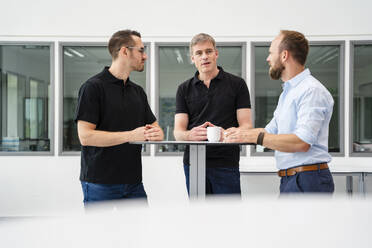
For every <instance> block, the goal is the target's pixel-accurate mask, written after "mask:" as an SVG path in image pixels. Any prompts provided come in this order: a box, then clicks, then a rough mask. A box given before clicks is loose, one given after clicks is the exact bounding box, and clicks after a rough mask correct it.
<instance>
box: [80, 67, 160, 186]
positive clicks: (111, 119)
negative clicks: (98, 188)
mask: <svg viewBox="0 0 372 248" xmlns="http://www.w3.org/2000/svg"><path fill="white" fill-rule="evenodd" d="M78 120H82V121H87V122H90V123H93V124H95V125H96V130H103V131H110V132H117V131H130V130H133V129H135V128H137V127H140V126H144V125H146V124H151V123H153V122H154V121H156V118H155V116H154V114H153V113H152V111H151V109H150V106H149V104H148V102H147V97H146V93H145V92H144V90H143V89H142V88H141V87H140V86H138V85H136V84H135V83H133V82H131V81H130V79H129V78H128V80H127V81H126V83H125V84H124V81H123V80H120V79H117V78H116V77H114V76H113V75H112V74H111V73H110V72H109V70H108V67H105V68H104V70H103V71H102V72H101V73H99V74H97V75H95V76H94V77H92V78H90V79H89V80H88V81H87V82H86V83H84V84H83V85H82V86H81V88H80V90H79V98H78V104H77V108H76V115H75V121H78ZM80 180H81V181H86V182H92V183H105V184H119V183H120V184H121V183H123V184H126V183H130V184H131V183H139V182H142V161H141V145H130V144H128V143H124V144H121V145H116V146H110V147H95V146H82V151H81V171H80Z"/></svg>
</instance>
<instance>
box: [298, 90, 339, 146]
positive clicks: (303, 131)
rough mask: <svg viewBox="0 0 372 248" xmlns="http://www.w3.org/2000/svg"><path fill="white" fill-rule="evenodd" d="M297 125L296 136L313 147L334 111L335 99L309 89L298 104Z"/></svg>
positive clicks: (319, 91)
mask: <svg viewBox="0 0 372 248" xmlns="http://www.w3.org/2000/svg"><path fill="white" fill-rule="evenodd" d="M297 106H298V112H297V123H296V128H295V131H294V134H295V135H297V137H299V138H300V139H301V140H303V141H304V142H306V143H308V144H309V145H313V144H315V143H316V142H317V140H318V135H319V132H320V131H321V129H322V128H323V127H324V125H325V121H326V120H327V116H328V115H329V112H330V111H331V112H332V109H333V99H332V98H329V96H327V95H326V94H325V93H324V92H323V91H321V90H319V89H318V88H312V89H309V90H308V91H307V92H306V93H305V94H304V95H303V96H302V97H301V98H300V99H299V102H298V104H297Z"/></svg>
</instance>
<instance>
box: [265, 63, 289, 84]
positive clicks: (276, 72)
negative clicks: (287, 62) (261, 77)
mask: <svg viewBox="0 0 372 248" xmlns="http://www.w3.org/2000/svg"><path fill="white" fill-rule="evenodd" d="M284 69H285V67H284V65H283V64H282V63H280V65H279V66H278V67H277V68H274V67H270V70H269V75H270V77H271V78H272V79H274V80H278V79H280V78H281V77H282V72H283V71H284Z"/></svg>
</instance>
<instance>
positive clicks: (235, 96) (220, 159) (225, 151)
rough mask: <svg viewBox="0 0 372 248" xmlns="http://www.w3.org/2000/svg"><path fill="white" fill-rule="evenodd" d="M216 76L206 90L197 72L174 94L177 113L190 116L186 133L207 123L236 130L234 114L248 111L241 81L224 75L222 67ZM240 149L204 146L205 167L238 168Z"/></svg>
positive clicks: (186, 162) (185, 161)
mask: <svg viewBox="0 0 372 248" xmlns="http://www.w3.org/2000/svg"><path fill="white" fill-rule="evenodd" d="M218 69H219V70H220V71H219V73H218V75H217V76H216V77H215V78H214V79H212V80H211V82H210V85H209V89H208V88H207V86H205V84H204V83H203V82H202V81H200V80H199V78H198V76H199V72H196V73H195V76H194V77H193V78H191V79H189V80H187V81H186V82H184V83H182V84H181V85H180V86H179V87H178V90H177V96H176V113H186V114H188V116H189V124H188V127H187V129H188V130H190V129H192V128H193V127H196V126H199V125H201V124H203V123H204V122H206V121H209V122H211V123H213V124H214V125H217V126H220V127H222V128H224V129H227V128H230V127H238V126H239V123H238V120H237V116H236V110H237V109H240V108H251V102H250V97H249V91H248V87H247V85H246V83H245V81H244V79H242V78H240V77H237V76H234V75H232V74H230V73H227V72H225V71H224V70H223V69H222V68H221V67H218ZM239 152H240V150H239V146H207V151H206V160H207V161H206V165H207V167H238V166H239V158H240V154H239ZM183 162H184V163H185V164H187V165H189V164H190V162H189V147H188V146H187V147H186V150H185V152H184V155H183Z"/></svg>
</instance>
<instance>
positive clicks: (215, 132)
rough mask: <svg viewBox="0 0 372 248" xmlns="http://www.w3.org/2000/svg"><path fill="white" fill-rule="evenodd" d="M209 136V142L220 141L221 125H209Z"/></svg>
mask: <svg viewBox="0 0 372 248" xmlns="http://www.w3.org/2000/svg"><path fill="white" fill-rule="evenodd" d="M207 138H208V141H209V142H218V141H220V138H221V128H220V127H207Z"/></svg>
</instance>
